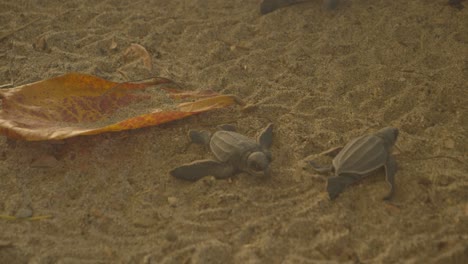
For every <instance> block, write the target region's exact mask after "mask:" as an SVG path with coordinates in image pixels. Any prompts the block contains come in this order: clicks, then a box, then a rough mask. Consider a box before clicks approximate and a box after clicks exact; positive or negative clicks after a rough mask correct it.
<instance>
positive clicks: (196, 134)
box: [188, 130, 211, 145]
mask: <svg viewBox="0 0 468 264" xmlns="http://www.w3.org/2000/svg"><path fill="white" fill-rule="evenodd" d="M188 135H189V138H190V141H191V142H192V143H195V144H200V145H209V144H210V139H211V133H210V132H208V131H205V130H201V131H198V130H190V131H189V133H188Z"/></svg>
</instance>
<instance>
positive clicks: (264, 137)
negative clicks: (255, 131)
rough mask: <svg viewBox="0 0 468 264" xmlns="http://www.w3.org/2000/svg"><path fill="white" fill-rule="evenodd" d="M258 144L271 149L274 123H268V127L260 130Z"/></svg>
mask: <svg viewBox="0 0 468 264" xmlns="http://www.w3.org/2000/svg"><path fill="white" fill-rule="evenodd" d="M257 141H258V144H259V145H260V146H261V147H262V148H263V149H269V148H270V146H271V143H272V142H273V124H272V123H270V124H268V126H267V127H265V128H264V129H263V130H262V132H260V135H259V136H258V139H257Z"/></svg>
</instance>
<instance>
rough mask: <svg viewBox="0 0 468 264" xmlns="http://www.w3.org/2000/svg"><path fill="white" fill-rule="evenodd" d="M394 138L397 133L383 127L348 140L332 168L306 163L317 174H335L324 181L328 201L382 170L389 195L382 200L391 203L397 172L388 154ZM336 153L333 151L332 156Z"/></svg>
mask: <svg viewBox="0 0 468 264" xmlns="http://www.w3.org/2000/svg"><path fill="white" fill-rule="evenodd" d="M397 138H398V129H397V128H393V127H386V128H383V129H381V130H379V131H377V132H375V133H373V134H370V135H364V136H360V137H357V138H355V139H353V140H351V141H350V142H349V143H348V144H346V145H345V146H344V147H343V148H342V149H341V150H340V151H339V152H338V154H337V155H336V156H335V158H334V159H333V162H332V165H331V166H328V167H322V166H319V165H317V164H315V162H313V161H309V163H310V165H311V166H312V168H313V169H314V170H316V171H318V172H329V171H333V172H334V173H335V176H333V177H330V178H328V179H327V192H328V194H329V196H330V199H331V200H333V199H335V198H336V197H338V195H339V194H340V193H341V192H343V190H344V189H345V188H346V187H347V186H349V185H351V184H353V183H355V182H356V181H358V180H360V179H361V178H362V177H364V176H367V175H369V174H370V173H371V172H373V171H375V170H377V169H379V168H381V167H385V174H386V180H387V182H388V183H389V185H390V192H389V193H388V195H387V196H385V198H384V199H385V200H390V199H391V198H392V197H393V193H394V191H395V173H396V171H397V164H396V161H395V159H394V157H393V156H392V154H391V150H392V147H393V145H395V142H396V140H397ZM338 150H339V149H335V153H336V151H338Z"/></svg>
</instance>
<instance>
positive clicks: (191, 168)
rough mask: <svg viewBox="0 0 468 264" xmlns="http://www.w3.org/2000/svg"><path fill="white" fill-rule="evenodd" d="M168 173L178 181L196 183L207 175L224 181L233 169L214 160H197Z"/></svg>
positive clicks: (231, 173)
mask: <svg viewBox="0 0 468 264" xmlns="http://www.w3.org/2000/svg"><path fill="white" fill-rule="evenodd" d="M169 173H170V174H171V175H172V176H174V177H176V178H178V179H182V180H187V181H197V180H199V179H201V178H203V177H205V176H209V175H211V176H214V177H215V178H217V179H224V178H228V177H230V176H232V175H233V173H234V168H233V167H232V166H231V165H229V164H226V163H221V162H218V161H215V160H198V161H194V162H192V163H188V164H185V165H182V166H180V167H177V168H175V169H173V170H171V171H170V172H169Z"/></svg>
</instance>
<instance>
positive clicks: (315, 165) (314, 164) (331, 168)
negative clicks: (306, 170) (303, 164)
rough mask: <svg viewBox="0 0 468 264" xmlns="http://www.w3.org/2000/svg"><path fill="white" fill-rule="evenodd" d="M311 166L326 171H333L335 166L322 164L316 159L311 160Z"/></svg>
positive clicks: (322, 171)
mask: <svg viewBox="0 0 468 264" xmlns="http://www.w3.org/2000/svg"><path fill="white" fill-rule="evenodd" d="M309 164H310V166H311V167H312V169H313V170H315V171H317V172H320V173H324V172H331V171H333V166H331V165H330V166H320V165H318V164H317V163H315V161H311V160H310V161H309Z"/></svg>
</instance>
